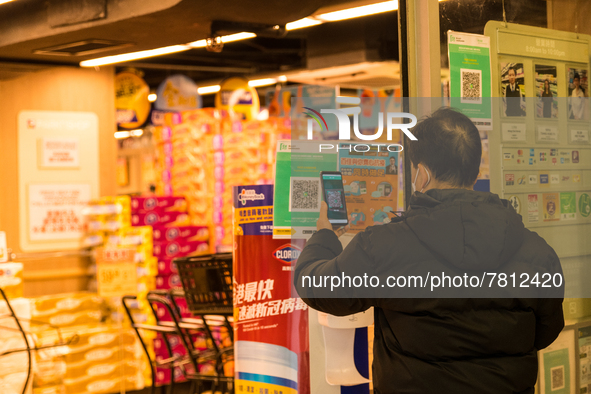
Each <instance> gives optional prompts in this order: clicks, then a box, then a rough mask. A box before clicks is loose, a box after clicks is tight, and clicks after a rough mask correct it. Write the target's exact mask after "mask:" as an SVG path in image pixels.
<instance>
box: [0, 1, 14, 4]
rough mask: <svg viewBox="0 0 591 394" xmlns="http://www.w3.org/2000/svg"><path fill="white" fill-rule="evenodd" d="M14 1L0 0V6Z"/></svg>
mask: <svg viewBox="0 0 591 394" xmlns="http://www.w3.org/2000/svg"><path fill="white" fill-rule="evenodd" d="M11 1H13V0H0V4H4V3H10V2H11Z"/></svg>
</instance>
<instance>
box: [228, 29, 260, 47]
mask: <svg viewBox="0 0 591 394" xmlns="http://www.w3.org/2000/svg"><path fill="white" fill-rule="evenodd" d="M256 36H257V35H256V34H254V33H246V32H242V33H236V34H230V35H229V36H222V42H223V43H224V44H227V43H229V42H233V41H240V40H246V39H249V38H253V37H256Z"/></svg>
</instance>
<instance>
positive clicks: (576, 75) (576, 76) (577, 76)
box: [573, 73, 581, 81]
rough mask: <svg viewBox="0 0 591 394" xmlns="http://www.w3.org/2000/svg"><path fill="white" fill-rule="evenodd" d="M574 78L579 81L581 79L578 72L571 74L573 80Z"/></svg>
mask: <svg viewBox="0 0 591 394" xmlns="http://www.w3.org/2000/svg"><path fill="white" fill-rule="evenodd" d="M575 79H578V80H579V81H580V80H581V76H580V75H579V73H575V75H574V76H573V81H574V80H575Z"/></svg>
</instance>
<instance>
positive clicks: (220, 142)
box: [155, 108, 289, 253]
mask: <svg viewBox="0 0 591 394" xmlns="http://www.w3.org/2000/svg"><path fill="white" fill-rule="evenodd" d="M155 138H156V142H157V147H158V148H157V150H156V152H157V163H158V172H159V174H160V180H159V182H158V185H159V186H158V190H159V191H162V192H163V193H164V194H166V195H170V194H173V193H174V194H175V195H182V196H185V197H186V199H187V202H188V205H189V210H188V213H189V215H190V218H191V223H192V224H194V225H207V226H210V227H211V229H212V234H211V252H212V253H213V252H224V251H229V250H231V245H232V216H231V212H232V194H231V190H232V186H234V185H240V184H260V183H269V182H272V180H273V163H274V159H275V147H276V141H277V139H278V138H289V124H288V123H286V122H285V121H284V119H278V118H273V119H269V120H267V121H241V120H237V121H231V120H229V118H228V117H226V118H225V119H222V118H221V117H220V115H219V112H218V111H216V110H215V109H210V108H208V109H199V110H192V111H185V112H182V113H181V114H178V113H177V114H168V116H166V117H165V121H164V125H163V126H159V127H157V129H156V132H155Z"/></svg>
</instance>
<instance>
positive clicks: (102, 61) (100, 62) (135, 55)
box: [0, 0, 256, 67]
mask: <svg viewBox="0 0 591 394" xmlns="http://www.w3.org/2000/svg"><path fill="white" fill-rule="evenodd" d="M0 1H2V0H0ZM253 37H256V34H254V33H246V32H242V33H236V34H230V35H228V36H222V42H223V43H228V42H234V41H240V40H246V39H248V38H253ZM205 46H206V40H198V41H193V42H190V43H188V44H185V45H171V46H167V47H162V48H155V49H148V50H145V51H138V52H130V53H123V54H121V55H114V56H105V57H99V58H97V59H90V60H84V61H82V62H80V66H81V67H98V66H104V65H106V64H114V63H122V62H128V61H131V60H137V59H145V58H147V57H154V56H162V55H168V54H171V53H176V52H182V51H187V50H189V49H193V48H204V47H205Z"/></svg>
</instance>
